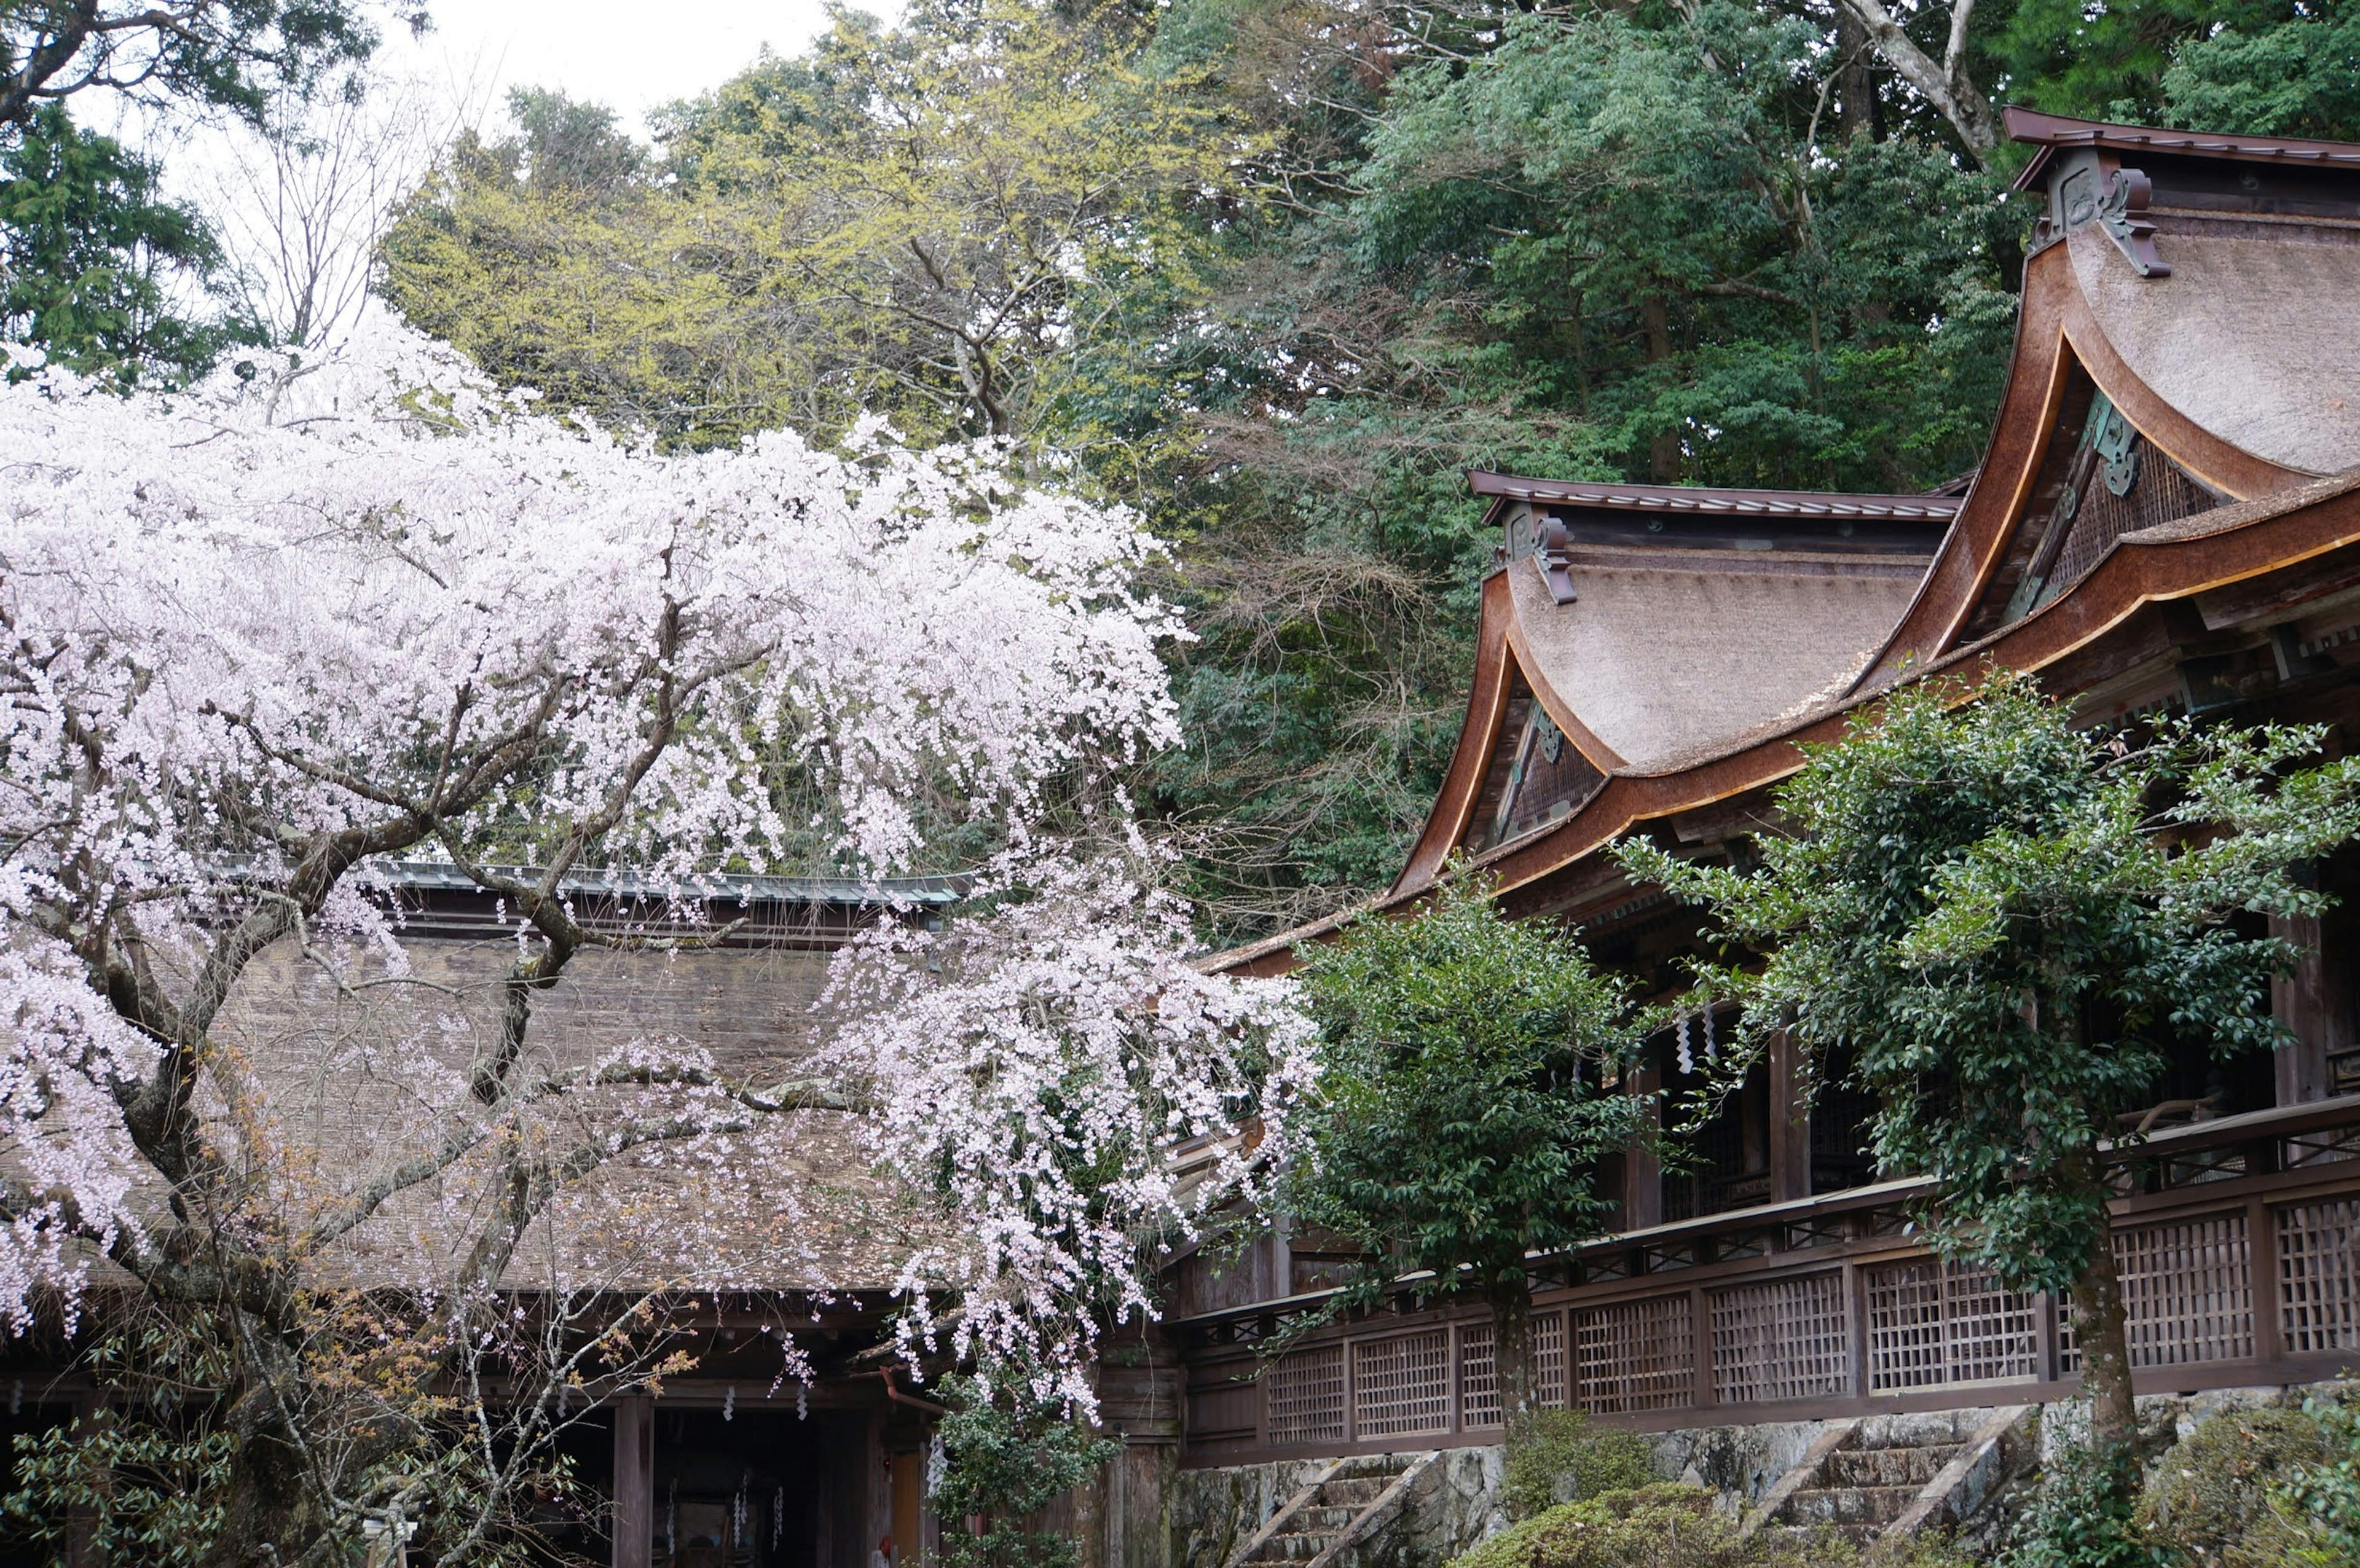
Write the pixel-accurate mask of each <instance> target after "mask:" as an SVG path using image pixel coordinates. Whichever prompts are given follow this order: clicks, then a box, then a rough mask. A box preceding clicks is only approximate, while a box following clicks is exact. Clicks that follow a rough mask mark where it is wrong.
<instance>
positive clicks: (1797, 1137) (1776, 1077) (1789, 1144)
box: [1770, 1029, 1811, 1203]
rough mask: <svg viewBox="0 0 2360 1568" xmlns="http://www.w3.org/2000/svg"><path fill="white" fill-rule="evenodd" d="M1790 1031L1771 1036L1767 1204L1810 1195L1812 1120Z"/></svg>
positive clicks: (1793, 1039)
mask: <svg viewBox="0 0 2360 1568" xmlns="http://www.w3.org/2000/svg"><path fill="white" fill-rule="evenodd" d="M1802 1076H1803V1074H1802V1064H1801V1063H1800V1062H1797V1060H1796V1048H1795V1037H1794V1035H1793V1033H1792V1031H1790V1030H1787V1029H1780V1030H1778V1032H1777V1033H1775V1034H1774V1035H1772V1036H1771V1037H1770V1201H1771V1202H1772V1203H1793V1202H1794V1201H1795V1200H1797V1199H1798V1198H1808V1197H1809V1196H1810V1195H1811V1118H1810V1109H1809V1107H1808V1105H1805V1104H1804V1103H1803V1093H1802Z"/></svg>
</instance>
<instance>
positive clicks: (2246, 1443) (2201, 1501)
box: [2136, 1410, 2328, 1568]
mask: <svg viewBox="0 0 2360 1568" xmlns="http://www.w3.org/2000/svg"><path fill="white" fill-rule="evenodd" d="M2327 1459H2328V1443H2327V1434H2326V1432H2324V1431H2323V1430H2322V1426H2321V1423H2320V1421H2318V1420H2317V1419H2315V1418H2314V1417H2312V1416H2311V1415H2310V1414H2308V1413H2306V1412H2304V1411H2300V1410H2235V1411H2223V1413H2221V1414H2219V1415H2215V1416H2212V1417H2210V1418H2209V1419H2207V1420H2205V1421H2202V1422H2200V1423H2199V1424H2198V1426H2197V1428H2196V1430H2195V1431H2193V1432H2190V1433H2189V1434H2188V1435H2187V1436H2186V1437H2184V1438H2182V1439H2180V1442H2178V1443H2174V1444H2173V1445H2172V1447H2171V1449H2170V1450H2169V1452H2168V1453H2166V1454H2164V1455H2163V1457H2162V1459H2161V1460H2159V1461H2158V1463H2157V1465H2156V1468H2155V1473H2154V1475H2153V1476H2152V1477H2151V1478H2150V1479H2149V1480H2148V1482H2147V1491H2146V1494H2145V1495H2144V1496H2143V1497H2141V1498H2140V1499H2139V1504H2138V1512H2137V1515H2136V1524H2137V1527H2138V1530H2139V1531H2140V1533H2141V1534H2142V1535H2144V1536H2145V1537H2146V1538H2147V1540H2148V1541H2150V1542H2152V1543H2154V1546H2155V1549H2156V1554H2157V1556H2158V1559H2159V1560H2160V1561H2161V1562H2162V1563H2165V1564H2167V1565H2168V1568H2274V1565H2276V1564H2278V1563H2288V1562H2291V1561H2294V1560H2295V1557H2296V1554H2297V1552H2299V1550H2300V1548H2302V1547H2303V1546H2304V1545H2305V1544H2306V1542H2305V1539H2304V1533H2303V1531H2302V1530H2300V1529H2298V1528H2297V1527H2296V1526H2294V1525H2292V1524H2290V1523H2289V1521H2288V1520H2287V1519H2284V1518H2281V1517H2280V1516H2279V1514H2278V1511H2277V1510H2276V1508H2274V1507H2273V1496H2274V1494H2275V1493H2277V1492H2278V1491H2281V1490H2282V1489H2283V1488H2285V1487H2286V1486H2289V1485H2290V1484H2300V1478H2301V1477H2305V1476H2309V1475H2313V1474H2316V1473H2317V1472H2318V1471H2319V1470H2320V1469H2321V1468H2322V1466H2323V1465H2325V1463H2326V1461H2327Z"/></svg>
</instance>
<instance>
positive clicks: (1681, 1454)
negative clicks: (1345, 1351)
mask: <svg viewBox="0 0 2360 1568" xmlns="http://www.w3.org/2000/svg"><path fill="white" fill-rule="evenodd" d="M2309 1391H2310V1390H2308V1389H2304V1388H2223V1389H2218V1390H2215V1391H2212V1392H2209V1393H2204V1394H2199V1395H2192V1396H2177V1397H2173V1396H2146V1397H2142V1398H2141V1399H2139V1401H2138V1411H2139V1423H2140V1425H2141V1427H2142V1428H2143V1429H2144V1430H2145V1433H2146V1438H2147V1442H2146V1443H2145V1444H2144V1446H2146V1447H2147V1449H2148V1450H2149V1451H2150V1452H2156V1451H2159V1450H2160V1449H2161V1448H2163V1447H2165V1446H2167V1445H2169V1443H2171V1442H2172V1441H2173V1440H2174V1439H2175V1438H2177V1437H2185V1436H2187V1435H2188V1433H2189V1432H2191V1431H2193V1430H2194V1428H2195V1426H2196V1423H2197V1422H2198V1421H2202V1420H2203V1419H2204V1418H2206V1417H2207V1416H2211V1415H2213V1414H2216V1413H2218V1412H2220V1411H2222V1410H2245V1409H2251V1408H2254V1407H2256V1406H2259V1405H2300V1403H2301V1402H2302V1398H2303V1395H2304V1394H2305V1393H2306V1392H2309ZM1988 1413H1989V1412H1988V1411H1981V1410H1975V1411H1964V1412H1958V1411H1952V1412H1944V1413H1943V1414H1942V1416H1941V1417H1940V1418H1939V1419H1941V1420H1943V1421H1946V1422H1950V1423H1952V1424H1955V1423H1956V1422H1957V1421H1960V1420H1961V1418H1962V1417H1963V1418H1965V1419H1966V1420H1967V1423H1968V1424H1969V1425H1971V1426H1972V1425H1973V1424H1976V1422H1975V1420H1974V1418H1977V1417H1980V1416H1983V1415H1986V1414H1988ZM2039 1417H2040V1419H2038V1442H2037V1444H2034V1445H2030V1451H2028V1452H2025V1453H2023V1454H2020V1455H2015V1456H2014V1457H2013V1462H2012V1463H2011V1464H2010V1465H2007V1466H2006V1467H2005V1470H2006V1472H2007V1473H2005V1474H1998V1473H1995V1474H1994V1475H1992V1476H1990V1477H1988V1478H1986V1479H1985V1480H1984V1482H1983V1484H1982V1485H1979V1486H1978V1487H1977V1496H1975V1497H1973V1498H1972V1499H1968V1500H1967V1506H1966V1507H1965V1508H1964V1509H1963V1511H1964V1512H1965V1513H1968V1514H1978V1515H1981V1516H1983V1517H1981V1518H1980V1519H1977V1521H1976V1528H1974V1529H1971V1530H1969V1531H1968V1532H1967V1534H1968V1536H1969V1538H1970V1544H1972V1545H1976V1546H1979V1547H1982V1548H1983V1549H1984V1550H1988V1549H1989V1548H1990V1546H1991V1545H1992V1544H1994V1541H1995V1539H1996V1536H1997V1534H1998V1531H1999V1529H2000V1527H2001V1525H2002V1524H2003V1523H2004V1519H2005V1515H2006V1514H2007V1513H2009V1512H2010V1511H2012V1509H2011V1508H2010V1507H2009V1504H2010V1502H2011V1501H2012V1500H2015V1501H2020V1497H2015V1498H2012V1497H2009V1496H2006V1495H2004V1494H2013V1493H2019V1492H2020V1491H2021V1489H2022V1486H2023V1485H2024V1476H2025V1475H2026V1473H2027V1471H2028V1470H2029V1468H2030V1465H2029V1461H2031V1460H2032V1459H2033V1458H2034V1456H2035V1454H2036V1453H2037V1454H2038V1456H2039V1457H2040V1458H2043V1459H2047V1458H2052V1457H2054V1455H2055V1454H2056V1452H2057V1450H2058V1448H2059V1446H2060V1443H2063V1442H2065V1441H2069V1440H2070V1438H2071V1436H2072V1435H2073V1433H2074V1432H2075V1428H2076V1423H2077V1421H2081V1420H2086V1413H2085V1411H2084V1410H2083V1408H2082V1407H2080V1406H2077V1405H2074V1404H2070V1403H2069V1404H2060V1405H2052V1406H2049V1407H2046V1408H2045V1409H2044V1410H2041V1411H2040V1412H2039ZM1923 1419H1935V1418H1912V1417H1906V1416H1880V1417H1874V1418H1872V1421H1882V1422H1904V1423H1906V1422H1907V1421H1912V1420H1923ZM1831 1424H1833V1423H1830V1422H1828V1421H1769V1422H1764V1423H1761V1424H1759V1425H1753V1426H1707V1427H1689V1428H1686V1429H1683V1430H1680V1431H1676V1432H1653V1433H1650V1434H1648V1438H1647V1441H1648V1443H1649V1445H1650V1446H1651V1447H1652V1448H1653V1450H1654V1453H1655V1474H1656V1475H1659V1476H1661V1477H1662V1478H1664V1479H1666V1480H1684V1481H1688V1482H1689V1483H1691V1484H1694V1485H1699V1486H1710V1487H1711V1488H1713V1489H1714V1490H1716V1491H1718V1492H1720V1493H1721V1494H1722V1496H1723V1497H1725V1498H1726V1499H1727V1502H1728V1506H1729V1508H1730V1509H1731V1511H1732V1513H1734V1512H1737V1511H1739V1510H1740V1509H1742V1508H1745V1507H1747V1506H1750V1505H1751V1504H1753V1503H1754V1502H1756V1501H1758V1500H1759V1499H1760V1498H1761V1497H1762V1496H1763V1494H1764V1493H1765V1492H1766V1491H1768V1490H1769V1489H1770V1487H1771V1486H1772V1485H1773V1484H1774V1483H1775V1482H1776V1481H1777V1479H1778V1478H1779V1477H1780V1476H1781V1475H1785V1474H1786V1472H1787V1471H1788V1470H1790V1469H1792V1468H1793V1467H1794V1466H1795V1465H1797V1463H1799V1462H1800V1461H1801V1459H1802V1457H1803V1455H1804V1454H1805V1453H1806V1452H1807V1451H1808V1449H1809V1448H1810V1446H1811V1445H1812V1444H1813V1443H1816V1442H1818V1441H1819V1437H1820V1436H1821V1435H1822V1434H1823V1433H1825V1432H1827V1430H1828V1428H1829V1427H1830V1425H1831ZM1505 1458H1506V1455H1505V1452H1504V1450H1502V1448H1501V1447H1499V1446H1498V1445H1496V1444H1494V1445H1491V1446H1489V1447H1471V1448H1454V1449H1447V1450H1444V1451H1443V1453H1442V1455H1441V1460H1440V1462H1439V1463H1438V1464H1437V1465H1435V1466H1434V1468H1433V1469H1432V1470H1431V1471H1429V1472H1428V1473H1427V1474H1426V1475H1425V1476H1423V1477H1422V1478H1421V1480H1420V1484H1419V1485H1418V1486H1416V1488H1415V1490H1414V1491H1413V1492H1412V1493H1411V1495H1410V1497H1409V1499H1408V1504H1407V1507H1406V1508H1405V1509H1404V1513H1403V1515H1402V1518H1401V1519H1400V1520H1399V1521H1398V1522H1397V1523H1395V1524H1393V1525H1392V1526H1390V1527H1389V1528H1387V1529H1385V1530H1381V1531H1379V1532H1378V1533H1377V1536H1376V1538H1375V1539H1374V1540H1372V1541H1369V1542H1367V1543H1366V1544H1364V1545H1362V1546H1360V1547H1359V1548H1357V1549H1354V1550H1352V1551H1349V1552H1346V1553H1345V1554H1344V1555H1343V1561H1341V1562H1340V1563H1338V1568H1441V1565H1442V1564H1444V1563H1448V1562H1449V1561H1450V1559H1451V1558H1453V1557H1455V1556H1457V1555H1459V1553H1460V1552H1465V1551H1466V1550H1467V1549H1468V1548H1470V1547H1471V1546H1473V1545H1474V1544H1475V1543H1476V1542H1477V1541H1480V1540H1482V1539H1483V1538H1484V1537H1486V1536H1488V1535H1491V1534H1492V1533H1494V1532H1496V1531H1498V1530H1504V1529H1506V1528H1507V1524H1508V1519H1507V1515H1506V1512H1505V1511H1504V1509H1503V1508H1502V1507H1501V1504H1500V1493H1501V1488H1502V1480H1503V1473H1504V1465H1505ZM1326 1465H1327V1461H1326V1460H1320V1459H1295V1460H1287V1461H1284V1462H1281V1463H1277V1464H1269V1465H1235V1466H1231V1467H1229V1468H1226V1469H1217V1470H1176V1471H1175V1472H1173V1473H1172V1474H1171V1476H1170V1480H1169V1486H1170V1488H1171V1490H1170V1492H1169V1494H1168V1497H1169V1518H1170V1521H1171V1526H1170V1528H1171V1557H1170V1560H1169V1568H1223V1565H1224V1564H1225V1563H1228V1561H1229V1557H1230V1555H1231V1554H1232V1553H1233V1552H1235V1551H1236V1550H1237V1548H1238V1546H1239V1544H1240V1542H1242V1541H1244V1540H1245V1539H1246V1537H1247V1536H1248V1535H1250V1534H1251V1533H1252V1532H1253V1531H1254V1530H1256V1529H1258V1528H1259V1527H1260V1526H1261V1525H1262V1521H1264V1520H1265V1519H1269V1518H1270V1517H1271V1515H1273V1513H1275V1512H1277V1511H1278V1509H1279V1508H1281V1507H1283V1506H1284V1504H1285V1502H1286V1500H1287V1499H1288V1498H1289V1497H1293V1496H1294V1495H1295V1491H1296V1490H1297V1489H1298V1488H1300V1487H1302V1486H1305V1485H1306V1483H1308V1482H1309V1481H1311V1480H1312V1479H1314V1478H1316V1477H1317V1475H1319V1474H1320V1472H1321V1471H1322V1470H1323V1469H1324V1468H1325V1467H1326ZM1994 1504H1996V1505H1997V1506H1995V1507H1994V1506H1993V1505H1994ZM1130 1568H1140V1565H1138V1564H1136V1563H1134V1564H1131V1565H1130Z"/></svg>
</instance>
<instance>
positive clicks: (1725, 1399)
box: [1707, 1270, 1852, 1404]
mask: <svg viewBox="0 0 2360 1568" xmlns="http://www.w3.org/2000/svg"><path fill="white" fill-rule="evenodd" d="M1707 1300H1708V1301H1710V1312H1711V1316H1712V1388H1713V1398H1715V1399H1719V1400H1721V1402H1722V1403H1724V1404H1759V1403H1762V1402H1765V1401H1768V1400H1775V1399H1819V1398H1823V1397H1825V1396H1827V1395H1830V1394H1841V1393H1846V1392H1849V1391H1850V1389H1851V1387H1852V1322H1851V1320H1852V1313H1851V1312H1850V1311H1849V1310H1847V1307H1846V1303H1845V1301H1844V1289H1843V1275H1842V1273H1841V1271H1840V1270H1831V1271H1830V1272H1828V1273H1825V1274H1806V1275H1803V1276H1802V1277H1801V1278H1799V1279H1774V1280H1770V1281H1767V1282H1766V1283H1764V1284H1759V1285H1739V1286H1736V1287H1734V1288H1732V1289H1730V1290H1715V1291H1714V1292H1713V1293H1712V1294H1711V1295H1710V1297H1708V1298H1707Z"/></svg>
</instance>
